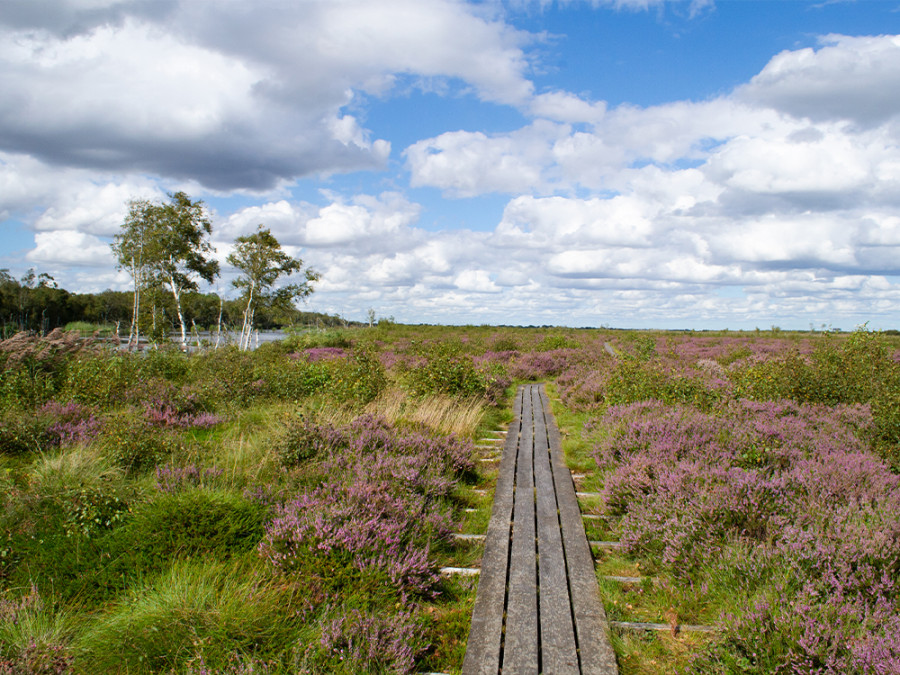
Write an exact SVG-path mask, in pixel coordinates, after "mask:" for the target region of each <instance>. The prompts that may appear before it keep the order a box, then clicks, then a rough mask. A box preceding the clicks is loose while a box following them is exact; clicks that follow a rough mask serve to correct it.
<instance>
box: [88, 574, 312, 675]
mask: <svg viewBox="0 0 900 675" xmlns="http://www.w3.org/2000/svg"><path fill="white" fill-rule="evenodd" d="M292 591H293V589H291V588H290V587H285V586H284V584H274V583H271V581H270V580H267V579H265V578H264V577H262V576H260V575H259V574H256V573H255V572H253V571H252V570H251V569H249V568H247V567H246V566H242V565H237V564H226V563H222V562H217V561H214V560H198V559H193V560H182V561H177V562H174V563H173V564H171V565H170V566H169V567H168V568H166V569H163V570H162V571H160V572H159V573H158V574H155V575H152V576H150V577H147V578H146V579H145V580H144V581H143V583H140V584H136V585H134V586H133V587H132V588H131V589H130V590H129V592H128V593H127V595H126V596H124V597H122V598H120V599H119V600H118V601H116V602H114V603H112V604H111V605H110V606H109V607H108V608H107V609H106V610H105V611H104V612H103V613H102V614H100V615H99V616H97V617H96V618H95V620H94V621H92V622H91V623H90V624H89V625H88V626H86V627H85V628H84V629H83V630H82V632H81V633H80V635H79V637H78V639H77V641H76V643H75V645H74V648H75V649H74V653H75V655H76V663H75V665H76V668H77V669H78V670H81V671H83V672H131V673H147V672H217V673H218V672H225V673H238V672H247V673H249V672H259V671H257V670H255V669H247V670H243V669H241V668H240V664H241V663H254V662H256V663H257V664H259V663H261V662H264V660H263V659H256V658H254V656H255V655H257V654H262V655H265V656H266V657H268V658H266V659H265V660H270V659H271V660H276V661H279V662H285V663H286V664H289V663H290V660H291V654H292V651H293V649H294V646H295V644H296V639H297V635H298V629H299V628H300V627H302V619H303V617H304V615H303V609H302V607H301V606H299V605H298V603H297V599H296V598H295V597H293V593H292ZM298 618H300V619H301V621H298ZM239 655H244V656H245V658H240V656H239ZM198 663H202V664H203V665H204V666H205V668H206V670H205V671H204V670H200V669H196V665H197V664H198ZM261 672H266V671H265V670H262V671H261ZM278 672H291V671H290V669H289V668H287V667H286V668H284V669H279V670H278Z"/></svg>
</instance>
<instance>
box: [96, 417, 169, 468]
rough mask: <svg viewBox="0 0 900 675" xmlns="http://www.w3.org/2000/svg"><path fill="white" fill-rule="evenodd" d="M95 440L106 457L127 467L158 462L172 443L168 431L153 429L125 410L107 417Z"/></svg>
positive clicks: (148, 465) (141, 418) (166, 453)
mask: <svg viewBox="0 0 900 675" xmlns="http://www.w3.org/2000/svg"><path fill="white" fill-rule="evenodd" d="M99 442H100V444H101V447H102V448H103V450H104V453H105V455H106V456H107V457H109V458H110V459H111V460H112V461H114V462H115V463H116V464H118V465H119V466H121V467H122V468H124V469H126V470H129V471H139V470H142V469H147V468H150V467H153V466H155V465H156V464H159V463H160V462H161V461H162V460H163V459H165V458H166V457H167V456H168V455H169V454H170V453H171V452H172V450H173V449H174V448H175V447H176V440H175V437H174V436H173V435H172V434H171V432H166V431H163V430H161V429H156V428H155V427H153V426H152V425H151V424H150V423H149V422H147V421H146V420H145V419H144V418H143V417H139V416H138V415H137V414H136V413H133V412H129V411H124V412H120V413H117V414H114V415H112V416H110V417H109V419H107V421H106V424H105V425H104V427H103V433H102V434H101V436H100V438H99Z"/></svg>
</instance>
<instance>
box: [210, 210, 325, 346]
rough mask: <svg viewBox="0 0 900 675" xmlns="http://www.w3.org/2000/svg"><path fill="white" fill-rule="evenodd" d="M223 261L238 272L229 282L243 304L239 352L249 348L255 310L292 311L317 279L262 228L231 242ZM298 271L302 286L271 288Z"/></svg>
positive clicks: (300, 261)
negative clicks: (301, 273) (229, 249)
mask: <svg viewBox="0 0 900 675" xmlns="http://www.w3.org/2000/svg"><path fill="white" fill-rule="evenodd" d="M227 261H228V264H229V265H232V266H233V267H236V268H237V269H239V270H240V271H241V276H240V277H238V278H237V279H235V280H234V281H233V282H232V284H233V285H234V287H235V288H237V289H239V290H240V291H241V292H242V295H241V298H242V300H243V301H244V302H245V309H244V321H243V326H242V328H241V338H240V347H241V349H247V348H248V347H249V345H250V333H251V331H252V330H253V325H254V316H255V314H256V311H257V309H258V308H260V307H265V308H268V309H270V310H282V311H289V310H292V309H293V303H294V301H295V300H299V299H301V298H305V297H307V296H308V295H309V294H310V293H312V292H313V288H312V283H313V282H314V281H316V280H318V278H319V275H318V274H316V272H314V271H313V270H311V269H309V268H307V269H306V270H305V271H304V270H303V261H302V260H300V259H299V258H293V257H291V256H290V255H288V254H287V253H285V252H284V250H283V249H282V248H281V244H280V243H279V242H278V240H277V239H276V238H275V237H274V236H273V235H272V232H271V231H270V230H269V229H268V228H264V227H263V226H262V225H259V226H258V227H257V228H256V232H254V233H253V234H248V235H244V236H242V237H238V238H237V239H236V240H235V246H234V251H232V253H231V254H229V256H228V258H227ZM301 271H303V275H304V280H303V281H302V282H300V283H290V284H286V285H283V286H280V287H278V288H276V287H275V284H276V282H277V281H278V280H279V279H280V278H281V277H290V276H291V275H293V274H296V273H299V272H301Z"/></svg>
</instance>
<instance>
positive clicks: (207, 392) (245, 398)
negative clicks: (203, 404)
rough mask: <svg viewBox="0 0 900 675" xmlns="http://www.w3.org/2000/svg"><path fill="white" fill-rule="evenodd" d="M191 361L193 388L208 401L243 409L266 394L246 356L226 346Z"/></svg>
mask: <svg viewBox="0 0 900 675" xmlns="http://www.w3.org/2000/svg"><path fill="white" fill-rule="evenodd" d="M192 359H193V360H192V361H191V367H192V371H193V378H194V388H195V389H197V390H198V391H199V392H201V395H202V396H203V397H204V398H206V399H207V400H209V401H213V402H216V403H230V404H234V405H239V406H244V405H247V404H248V403H250V402H252V401H253V400H255V399H257V398H259V397H260V396H264V395H265V394H266V390H265V382H261V381H260V380H259V378H258V377H257V375H256V372H255V368H254V360H253V354H252V353H250V352H242V351H240V350H239V349H238V348H237V347H235V346H234V345H229V346H227V347H222V348H219V349H216V350H214V351H211V352H205V353H203V354H196V355H194V356H193V357H192Z"/></svg>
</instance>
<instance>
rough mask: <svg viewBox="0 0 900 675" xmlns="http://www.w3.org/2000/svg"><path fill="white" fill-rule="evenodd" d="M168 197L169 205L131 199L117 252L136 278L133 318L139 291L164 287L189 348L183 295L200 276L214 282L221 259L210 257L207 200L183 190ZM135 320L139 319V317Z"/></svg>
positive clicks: (135, 314) (210, 228)
mask: <svg viewBox="0 0 900 675" xmlns="http://www.w3.org/2000/svg"><path fill="white" fill-rule="evenodd" d="M169 199H170V201H169V203H168V204H153V203H150V202H148V201H146V200H139V201H134V202H131V208H130V209H129V214H128V218H126V220H125V223H124V225H123V231H122V234H120V235H118V236H116V242H115V243H114V244H113V251H114V252H115V254H116V257H117V258H118V260H119V264H120V267H126V268H128V269H129V271H130V273H131V275H132V277H133V278H134V280H135V307H134V311H135V313H134V316H135V317H138V316H139V313H140V290H141V289H144V288H146V287H147V285H148V284H151V283H152V284H156V285H157V286H165V287H166V288H167V289H168V290H169V292H171V294H172V297H173V298H174V300H175V312H176V314H177V315H178V323H179V325H180V327H181V345H182V348H187V323H186V322H185V319H184V311H183V309H182V307H181V298H182V296H183V295H184V293H185V292H186V291H196V290H199V286H198V285H197V279H204V280H206V281H208V282H211V281H212V280H213V279H214V278H215V277H216V276H218V274H219V263H218V262H217V261H216V260H214V259H212V258H211V254H212V246H211V245H210V244H209V241H208V237H209V235H210V234H212V223H211V222H210V220H209V217H208V216H207V214H206V209H205V208H204V206H203V202H202V201H199V200H198V201H196V202H195V201H192V200H191V198H190V197H188V196H187V195H186V194H185V193H184V192H176V193H175V194H174V195H169ZM133 323H134V324H136V323H137V318H135V319H134V320H133ZM130 341H131V338H130V337H129V343H130Z"/></svg>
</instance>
